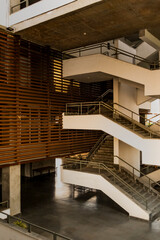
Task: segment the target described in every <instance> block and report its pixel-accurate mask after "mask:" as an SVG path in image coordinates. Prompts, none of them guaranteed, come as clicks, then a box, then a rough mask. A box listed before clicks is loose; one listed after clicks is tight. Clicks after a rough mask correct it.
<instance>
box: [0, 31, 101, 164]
mask: <svg viewBox="0 0 160 240" xmlns="http://www.w3.org/2000/svg"><path fill="white" fill-rule="evenodd" d="M101 93H102V88H101V86H100V83H97V84H96V83H94V84H84V83H78V82H76V81H74V80H65V79H63V78H62V54H61V53H60V52H58V51H55V50H52V49H50V48H49V47H42V46H39V45H36V44H33V43H30V42H28V41H24V40H22V39H20V37H19V36H14V35H11V34H8V33H6V32H3V31H0V163H1V164H2V163H9V162H21V161H30V160H35V159H41V158H43V159H45V158H48V157H55V156H66V155H69V154H71V153H81V152H86V151H89V150H90V148H91V147H92V146H93V144H94V143H95V141H96V140H97V139H98V137H99V136H100V135H101V132H99V131H80V130H64V129H62V113H63V112H64V111H65V104H66V103H67V102H76V101H86V100H87V101H88V100H93V99H94V98H95V97H97V96H98V95H100V94H101ZM96 95H97V96H96Z"/></svg>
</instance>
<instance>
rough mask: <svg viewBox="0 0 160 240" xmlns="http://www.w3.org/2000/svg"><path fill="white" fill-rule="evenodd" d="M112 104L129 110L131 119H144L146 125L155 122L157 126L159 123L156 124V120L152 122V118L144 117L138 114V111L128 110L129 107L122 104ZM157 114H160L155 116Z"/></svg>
mask: <svg viewBox="0 0 160 240" xmlns="http://www.w3.org/2000/svg"><path fill="white" fill-rule="evenodd" d="M114 105H116V106H118V107H120V108H122V109H123V110H126V111H128V112H130V114H131V116H130V117H131V118H132V119H133V118H134V117H138V118H142V119H144V121H145V122H146V123H149V124H148V125H152V124H155V125H157V126H158V127H160V124H158V123H157V122H154V121H152V120H151V119H152V118H145V117H143V116H141V115H140V114H138V113H136V112H134V111H132V110H130V109H129V108H126V107H124V106H122V105H121V104H119V103H113V106H114ZM158 115H160V114H157V115H156V116H158ZM156 116H154V117H156ZM154 117H153V118H154Z"/></svg>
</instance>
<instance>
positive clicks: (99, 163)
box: [99, 163, 101, 174]
mask: <svg viewBox="0 0 160 240" xmlns="http://www.w3.org/2000/svg"><path fill="white" fill-rule="evenodd" d="M100 173H101V170H100V163H99V174H100Z"/></svg>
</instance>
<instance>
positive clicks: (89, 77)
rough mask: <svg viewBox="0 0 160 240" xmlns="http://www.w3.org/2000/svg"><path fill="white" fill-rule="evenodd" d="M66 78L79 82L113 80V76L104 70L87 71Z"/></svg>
mask: <svg viewBox="0 0 160 240" xmlns="http://www.w3.org/2000/svg"><path fill="white" fill-rule="evenodd" d="M66 79H74V80H77V81H78V82H84V83H92V82H103V81H108V80H112V79H113V76H111V75H109V74H106V73H102V72H94V73H85V74H80V75H73V76H70V77H67V78H66Z"/></svg>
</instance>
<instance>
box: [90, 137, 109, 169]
mask: <svg viewBox="0 0 160 240" xmlns="http://www.w3.org/2000/svg"><path fill="white" fill-rule="evenodd" d="M91 161H95V162H101V163H104V164H106V165H107V166H108V167H110V168H112V167H113V137H112V136H110V135H108V136H107V137H106V138H105V140H104V142H103V143H102V144H100V145H99V148H98V149H97V151H96V152H95V153H94V154H93V156H92V157H91Z"/></svg>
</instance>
